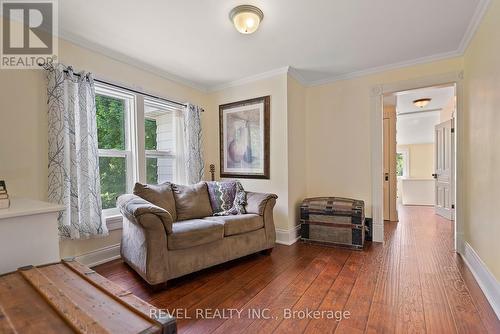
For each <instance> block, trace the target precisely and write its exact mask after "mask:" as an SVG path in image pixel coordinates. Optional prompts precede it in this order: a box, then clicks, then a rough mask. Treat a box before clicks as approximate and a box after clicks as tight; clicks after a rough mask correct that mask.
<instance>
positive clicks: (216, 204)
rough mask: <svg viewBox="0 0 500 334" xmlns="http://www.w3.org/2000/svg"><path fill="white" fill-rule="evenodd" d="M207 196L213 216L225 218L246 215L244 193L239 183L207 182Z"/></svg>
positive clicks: (232, 181)
mask: <svg viewBox="0 0 500 334" xmlns="http://www.w3.org/2000/svg"><path fill="white" fill-rule="evenodd" d="M207 187H208V195H209V198H210V204H211V206H212V210H213V213H214V215H216V216H227V215H237V214H244V213H246V210H245V205H246V204H247V202H246V199H247V196H246V192H245V190H244V189H243V186H242V185H241V183H240V182H239V181H236V180H231V181H211V182H207Z"/></svg>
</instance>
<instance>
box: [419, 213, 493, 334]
mask: <svg viewBox="0 0 500 334" xmlns="http://www.w3.org/2000/svg"><path fill="white" fill-rule="evenodd" d="M410 209H411V210H412V211H411V214H413V216H416V217H418V220H419V221H432V220H433V219H434V220H435V221H436V227H437V229H436V231H437V233H436V238H435V239H434V240H435V242H434V243H433V244H432V246H431V247H430V248H431V249H433V250H434V251H433V256H434V258H435V261H436V262H437V263H438V266H437V270H436V276H437V277H436V278H439V279H440V280H441V281H442V282H443V284H444V291H445V294H446V297H447V301H448V305H449V307H450V309H451V312H452V314H453V318H454V321H455V325H456V328H457V331H458V332H459V333H486V328H485V326H484V325H483V322H482V319H481V317H480V316H479V313H478V311H477V309H476V306H475V304H474V302H473V298H472V296H471V295H470V292H469V290H468V289H467V286H466V284H465V281H464V280H463V278H462V276H461V275H460V271H459V270H458V267H457V265H456V263H455V261H454V257H455V256H456V255H455V252H454V251H453V242H452V239H453V232H452V222H450V221H448V220H446V219H444V218H442V217H439V216H437V215H434V212H433V209H432V208H424V209H420V210H418V208H415V207H414V208H410Z"/></svg>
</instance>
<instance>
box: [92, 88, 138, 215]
mask: <svg viewBox="0 0 500 334" xmlns="http://www.w3.org/2000/svg"><path fill="white" fill-rule="evenodd" d="M95 94H96V96H97V95H103V96H108V97H111V98H116V99H121V100H124V101H125V110H124V132H125V133H124V135H125V148H124V150H119V149H101V148H100V149H99V157H110V158H125V176H126V184H125V191H126V192H127V193H130V192H131V191H132V189H133V185H134V179H136V175H137V169H136V167H135V166H134V160H135V159H136V156H135V154H134V147H135V146H136V139H135V138H136V135H135V132H136V130H135V122H134V115H135V114H136V110H137V98H136V95H135V94H132V93H130V92H127V91H125V90H122V89H119V88H115V87H111V86H109V85H106V84H103V83H97V82H96V83H95ZM102 215H103V217H105V218H106V217H113V216H117V215H120V211H119V209H118V208H117V207H114V208H107V209H102Z"/></svg>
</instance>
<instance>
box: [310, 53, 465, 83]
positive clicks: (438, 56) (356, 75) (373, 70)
mask: <svg viewBox="0 0 500 334" xmlns="http://www.w3.org/2000/svg"><path fill="white" fill-rule="evenodd" d="M460 56H462V53H460V52H459V51H458V50H456V51H451V52H444V53H439V54H435V55H432V56H426V57H421V58H416V59H412V60H406V61H402V62H398V63H393V64H388V65H383V66H377V67H372V68H369V69H366V70H361V71H355V72H350V73H346V74H340V75H335V76H331V77H328V78H324V79H320V80H313V81H309V83H308V86H310V87H314V86H321V85H326V84H330V83H333V82H336V81H341V80H349V79H355V78H360V77H364V76H367V75H372V74H377V73H381V72H386V71H390V70H397V69H400V68H405V67H410V66H415V65H420V64H426V63H432V62H435V61H439V60H446V59H451V58H456V57H460Z"/></svg>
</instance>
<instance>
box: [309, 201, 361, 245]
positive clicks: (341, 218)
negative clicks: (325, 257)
mask: <svg viewBox="0 0 500 334" xmlns="http://www.w3.org/2000/svg"><path fill="white" fill-rule="evenodd" d="M300 222H301V240H303V241H308V242H318V243H323V244H331V245H339V246H348V247H352V248H355V249H363V246H364V241H365V204H364V202H363V201H360V200H355V199H349V198H340V197H316V198H307V199H305V200H304V201H303V202H302V205H301V206H300Z"/></svg>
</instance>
